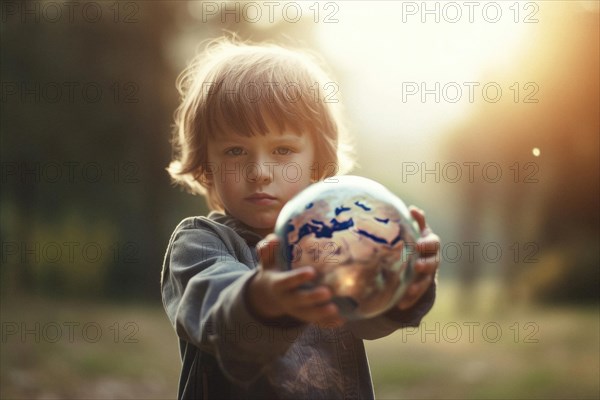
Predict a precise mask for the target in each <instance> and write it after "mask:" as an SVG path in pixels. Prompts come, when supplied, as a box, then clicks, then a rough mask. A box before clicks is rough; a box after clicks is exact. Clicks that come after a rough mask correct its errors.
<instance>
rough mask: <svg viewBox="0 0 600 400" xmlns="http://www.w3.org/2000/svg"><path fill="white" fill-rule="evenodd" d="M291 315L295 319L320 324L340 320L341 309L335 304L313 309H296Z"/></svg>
mask: <svg viewBox="0 0 600 400" xmlns="http://www.w3.org/2000/svg"><path fill="white" fill-rule="evenodd" d="M290 314H291V315H292V316H293V317H296V318H298V319H301V320H303V321H307V322H310V323H319V322H324V321H330V320H331V321H333V320H335V319H337V318H339V317H340V316H339V309H338V307H337V306H336V305H335V304H333V303H327V304H324V305H320V306H313V307H298V308H294V309H293V310H292V311H291V312H290Z"/></svg>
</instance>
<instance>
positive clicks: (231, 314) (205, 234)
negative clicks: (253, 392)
mask: <svg viewBox="0 0 600 400" xmlns="http://www.w3.org/2000/svg"><path fill="white" fill-rule="evenodd" d="M255 272H256V269H255V268H254V266H248V265H246V264H244V263H241V262H239V261H237V259H236V258H235V257H233V256H232V255H231V252H230V251H228V249H227V244H226V243H224V242H223V241H222V240H221V238H220V237H219V236H218V235H217V234H216V233H215V232H213V231H210V230H207V229H198V228H196V227H195V226H193V224H192V225H191V226H190V224H189V223H188V224H185V223H182V224H180V226H179V227H178V228H177V229H176V230H175V232H174V233H173V236H172V237H171V241H170V244H169V248H168V250H167V254H166V257H165V264H164V268H163V273H162V282H161V288H162V296H163V304H164V307H165V310H166V312H167V314H168V317H169V319H170V321H171V323H172V324H173V326H174V328H175V330H176V332H177V335H178V336H179V338H180V339H182V340H185V341H187V342H190V343H192V344H194V345H195V346H197V347H198V348H200V349H201V350H202V351H205V352H208V353H210V354H213V355H214V356H215V357H216V358H217V360H218V362H219V364H220V367H221V369H222V370H223V373H224V374H225V375H226V376H227V377H228V378H229V379H230V380H232V381H233V382H235V383H237V384H238V385H247V384H250V383H252V382H253V381H254V380H255V379H256V378H258V377H259V376H260V375H261V373H262V372H263V371H264V369H265V368H266V367H267V366H268V365H269V364H270V363H271V362H272V361H273V360H274V359H276V358H277V357H278V356H279V355H281V354H283V353H285V351H286V350H287V348H288V347H289V346H290V345H291V344H292V341H291V340H287V338H293V337H295V336H294V335H295V334H297V329H298V326H297V325H296V326H292V325H287V324H286V323H281V321H279V322H275V321H273V323H269V322H267V321H259V320H258V319H257V318H255V317H254V316H253V315H252V314H251V313H250V312H249V310H248V308H247V306H246V302H245V299H244V297H245V288H246V285H247V284H248V283H249V281H250V279H252V277H253V276H254V274H255ZM292 329H293V330H294V333H288V334H286V330H292Z"/></svg>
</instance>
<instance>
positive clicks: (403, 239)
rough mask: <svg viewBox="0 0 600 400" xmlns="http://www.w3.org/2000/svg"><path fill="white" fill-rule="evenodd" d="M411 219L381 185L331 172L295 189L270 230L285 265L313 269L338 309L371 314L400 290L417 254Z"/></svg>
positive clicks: (344, 312)
mask: <svg viewBox="0 0 600 400" xmlns="http://www.w3.org/2000/svg"><path fill="white" fill-rule="evenodd" d="M418 232H419V231H418V226H417V223H416V221H414V219H413V218H412V217H411V216H410V213H409V212H408V209H407V207H406V205H405V204H404V203H403V202H402V200H400V199H399V198H398V197H397V196H396V195H394V194H393V193H392V192H390V191H389V190H388V189H387V188H386V187H384V186H383V185H381V184H379V183H377V182H375V181H373V180H371V179H367V178H363V177H358V176H336V177H333V178H329V179H327V180H325V181H321V182H317V183H315V184H313V185H311V186H309V187H308V188H306V189H305V190H303V191H302V192H300V193H298V194H297V195H296V196H295V197H294V198H293V199H292V200H290V201H289V202H288V203H287V204H286V205H285V206H284V207H283V209H282V210H281V213H280V214H279V217H278V219H277V223H276V226H275V233H276V234H277V236H278V237H279V239H280V241H281V243H282V244H283V251H282V252H281V255H280V258H281V259H280V262H281V264H282V265H285V267H286V268H288V269H293V268H298V267H301V266H305V265H311V266H313V267H314V268H315V269H316V271H317V279H316V281H315V282H314V284H317V285H319V284H321V285H326V286H328V287H329V288H330V289H331V290H332V291H333V293H334V299H333V301H334V302H335V303H336V304H337V305H338V307H339V308H340V312H341V314H342V315H343V316H344V317H345V318H347V319H350V320H355V319H363V318H371V317H374V316H377V315H379V314H381V313H384V312H385V311H387V310H389V309H390V308H391V307H393V306H394V305H395V304H396V303H397V302H398V301H399V300H400V298H401V296H402V294H403V293H404V291H405V289H406V287H407V285H408V283H410V279H411V277H412V272H413V264H414V262H415V261H416V259H417V253H416V251H415V243H416V240H417V239H418V238H419V233H418Z"/></svg>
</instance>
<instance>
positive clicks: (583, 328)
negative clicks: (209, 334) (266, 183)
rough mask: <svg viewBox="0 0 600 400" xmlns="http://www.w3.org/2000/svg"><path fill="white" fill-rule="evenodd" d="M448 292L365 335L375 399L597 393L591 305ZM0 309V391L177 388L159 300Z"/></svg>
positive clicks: (157, 392)
mask: <svg viewBox="0 0 600 400" xmlns="http://www.w3.org/2000/svg"><path fill="white" fill-rule="evenodd" d="M458 293H459V289H458V288H457V287H456V286H455V285H453V284H452V283H451V282H447V283H446V282H445V283H444V285H443V286H441V287H440V289H439V294H438V299H437V302H436V306H435V307H434V309H433V310H432V311H431V312H430V313H429V314H428V315H427V317H426V318H425V320H424V321H423V323H422V325H421V327H420V329H419V330H416V329H414V330H410V329H409V330H405V331H398V332H395V333H394V334H392V335H390V336H388V337H386V338H383V339H380V340H376V341H369V342H367V343H366V346H367V351H368V354H369V360H370V364H371V370H372V374H373V382H374V385H375V388H376V394H377V397H378V398H379V399H400V398H410V399H426V398H427V399H463V398H464V399H536V398H539V399H542V398H544V399H546V398H556V399H559V398H560V399H566V398H590V399H591V398H594V399H595V398H599V397H600V388H599V379H600V378H599V354H600V348H599V343H600V340H599V337H598V335H599V329H598V328H599V325H598V323H599V319H598V312H597V309H595V308H594V309H585V308H539V307H533V306H525V305H519V306H516V305H511V307H508V308H506V307H504V308H500V307H498V306H497V305H496V302H495V301H494V298H495V295H496V294H500V295H501V294H502V292H499V291H498V290H497V288H494V287H493V286H489V287H485V286H484V287H483V288H482V290H481V291H480V292H479V294H478V295H476V296H475V297H473V298H472V299H471V304H476V306H475V307H472V308H471V309H470V311H469V312H468V313H467V312H465V311H464V310H463V311H458V308H457V306H456V304H457V302H456V301H455V299H456V298H457V295H458ZM1 311H2V314H1V315H2V329H3V331H2V334H3V336H2V343H1V345H2V351H1V353H0V367H1V369H0V397H1V398H2V399H25V398H27V399H31V398H38V399H42V398H45V399H49V398H78V399H80V398H87V399H168V398H175V397H176V393H177V382H178V375H179V368H180V361H179V355H178V348H177V341H176V337H175V334H174V332H173V330H172V328H171V326H170V324H169V322H168V321H167V319H166V316H165V314H164V312H163V310H162V308H161V307H160V306H159V305H157V306H149V305H115V304H95V303H83V302H81V303H77V302H72V301H71V302H67V301H58V300H48V299H42V298H33V297H26V298H18V299H17V298H16V297H11V298H8V299H7V298H6V297H5V298H4V299H3V302H2V310H1ZM36 323H38V324H39V328H37V327H36V325H35V324H36ZM69 323H72V324H71V325H72V326H73V337H72V338H70V337H69V332H68V324H69ZM15 324H16V325H15ZM21 324H25V325H24V326H22V325H21ZM53 324H58V325H59V326H60V327H61V329H62V335H61V336H60V337H59V338H58V339H56V337H57V335H56V329H55V330H54V331H53V330H52V329H54V328H55V325H53ZM73 324H78V325H73ZM86 324H87V325H86ZM94 324H95V325H94ZM15 326H16V327H17V330H18V332H17V333H14V334H11V329H14V328H15ZM84 326H86V327H87V332H86V333H85V334H84V333H83V331H84V329H83V328H84ZM22 327H24V328H27V329H30V330H32V329H33V330H37V331H39V332H40V340H39V343H38V342H36V337H35V334H33V333H28V334H26V335H25V338H24V339H25V340H22V339H23V338H21V332H20V331H21V328H22ZM98 327H99V328H100V329H101V331H102V332H101V335H97V333H96V332H97V328H98ZM484 327H486V328H485V329H484ZM498 328H500V329H501V332H500V331H499V330H498ZM459 329H460V331H459ZM469 329H472V331H469ZM459 333H460V334H459ZM48 339H50V340H48ZM71 339H72V340H71Z"/></svg>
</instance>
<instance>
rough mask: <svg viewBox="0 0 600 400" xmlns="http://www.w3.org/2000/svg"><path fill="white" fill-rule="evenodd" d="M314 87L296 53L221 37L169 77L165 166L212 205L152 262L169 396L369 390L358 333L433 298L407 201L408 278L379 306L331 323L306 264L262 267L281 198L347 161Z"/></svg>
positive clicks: (270, 251)
mask: <svg viewBox="0 0 600 400" xmlns="http://www.w3.org/2000/svg"><path fill="white" fill-rule="evenodd" d="M327 83H330V81H329V80H328V79H327V76H326V75H325V74H324V72H323V71H322V70H321V69H320V68H319V67H318V66H317V63H316V62H314V61H313V60H312V58H310V57H309V56H308V55H305V54H301V53H299V52H296V51H290V50H287V49H283V48H280V47H277V46H267V45H260V46H259V45H248V44H239V43H232V42H230V41H227V40H219V41H216V42H213V43H212V44H211V45H209V46H208V47H207V50H206V51H205V52H204V53H203V54H202V55H200V56H199V57H197V58H196V59H195V61H194V62H193V63H192V64H191V65H190V66H189V67H188V68H187V69H186V71H184V73H183V74H182V75H181V76H180V78H179V82H178V85H179V88H180V92H181V94H182V103H181V105H180V107H179V108H178V110H177V112H176V137H175V140H174V144H175V150H176V151H175V157H174V160H173V162H172V163H171V165H170V166H169V168H168V171H169V173H170V174H171V177H172V178H173V179H174V180H175V181H176V182H178V183H180V184H182V185H184V186H185V187H187V188H188V189H189V190H190V191H191V192H193V193H196V194H201V195H204V196H206V199H207V202H208V204H209V206H210V208H211V209H212V212H211V213H210V214H209V215H208V217H190V218H186V219H185V220H183V221H182V222H181V223H180V224H179V225H178V226H177V228H176V229H175V232H174V233H173V235H172V237H171V240H170V242H169V246H168V250H167V253H166V256H165V260H164V266H163V271H162V281H161V287H162V298H163V304H164V307H165V310H166V312H167V315H168V317H169V319H170V321H171V323H172V324H173V326H174V328H175V330H176V332H177V335H178V337H179V348H180V353H181V358H182V362H183V366H182V372H181V379H180V383H179V394H178V397H179V398H180V399H210V398H215V399H232V398H244V399H246V398H257V399H259V398H260V399H275V398H278V399H347V398H356V399H370V398H373V387H372V384H371V376H370V372H369V366H368V363H367V357H366V354H365V349H364V346H363V342H362V339H376V338H379V337H382V336H386V335H388V334H390V333H392V332H394V331H395V330H397V329H399V328H402V327H406V326H417V325H418V324H419V322H420V320H421V318H422V317H423V315H425V314H426V313H427V312H428V311H429V309H430V308H431V307H432V305H433V301H434V298H435V282H434V277H435V273H436V270H437V267H438V259H437V249H438V247H439V239H438V238H437V236H435V235H434V234H433V233H431V231H430V230H429V228H427V227H426V224H425V219H424V216H423V213H422V212H421V211H419V210H418V209H416V208H412V209H411V213H412V215H413V216H414V217H415V219H416V220H417V221H418V223H419V226H420V228H421V235H422V238H421V239H420V240H419V243H418V244H417V249H418V251H419V253H420V258H419V261H418V262H417V263H416V265H415V270H416V279H415V280H414V282H413V283H412V284H411V286H410V287H409V289H408V291H407V293H406V295H405V296H404V297H403V299H401V301H400V303H399V304H398V305H397V307H394V308H393V309H392V310H390V311H388V312H386V313H385V314H383V315H381V316H378V317H375V318H371V319H367V320H361V321H344V320H343V319H342V318H341V317H340V315H339V311H338V309H337V307H336V305H335V304H333V303H332V302H330V300H331V296H332V293H331V291H330V290H329V289H328V288H327V287H325V286H316V287H313V288H311V289H307V288H306V286H305V285H303V284H305V283H307V282H309V281H311V280H313V279H314V278H315V270H314V269H313V268H312V267H310V266H307V267H303V268H299V269H295V270H293V271H283V270H282V269H281V268H280V267H279V266H278V265H276V262H275V257H274V252H275V251H276V248H277V245H278V243H277V239H276V238H275V236H274V235H272V234H270V233H271V232H272V231H273V228H274V225H275V221H276V219H277V216H278V214H279V212H280V210H281V208H282V207H283V205H284V204H285V203H286V202H287V201H288V200H290V199H291V198H292V197H293V196H294V195H295V194H296V193H298V192H299V191H301V190H302V189H304V188H305V187H307V186H308V185H310V184H311V183H312V182H315V181H317V180H319V179H324V178H326V177H329V176H332V175H334V174H335V173H336V172H344V171H346V170H347V168H348V166H349V165H350V164H351V163H350V162H349V161H348V160H349V157H348V156H347V154H348V153H347V149H348V146H347V144H346V141H345V140H346V139H345V135H344V129H343V127H342V124H341V119H340V117H339V113H338V111H337V109H336V108H335V107H336V106H337V104H336V103H333V102H326V101H324V99H325V97H326V96H327V95H328V93H325V90H324V88H325V87H326V84H327ZM290 166H293V169H290ZM332 166H335V167H336V168H332ZM336 169H338V171H336Z"/></svg>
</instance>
